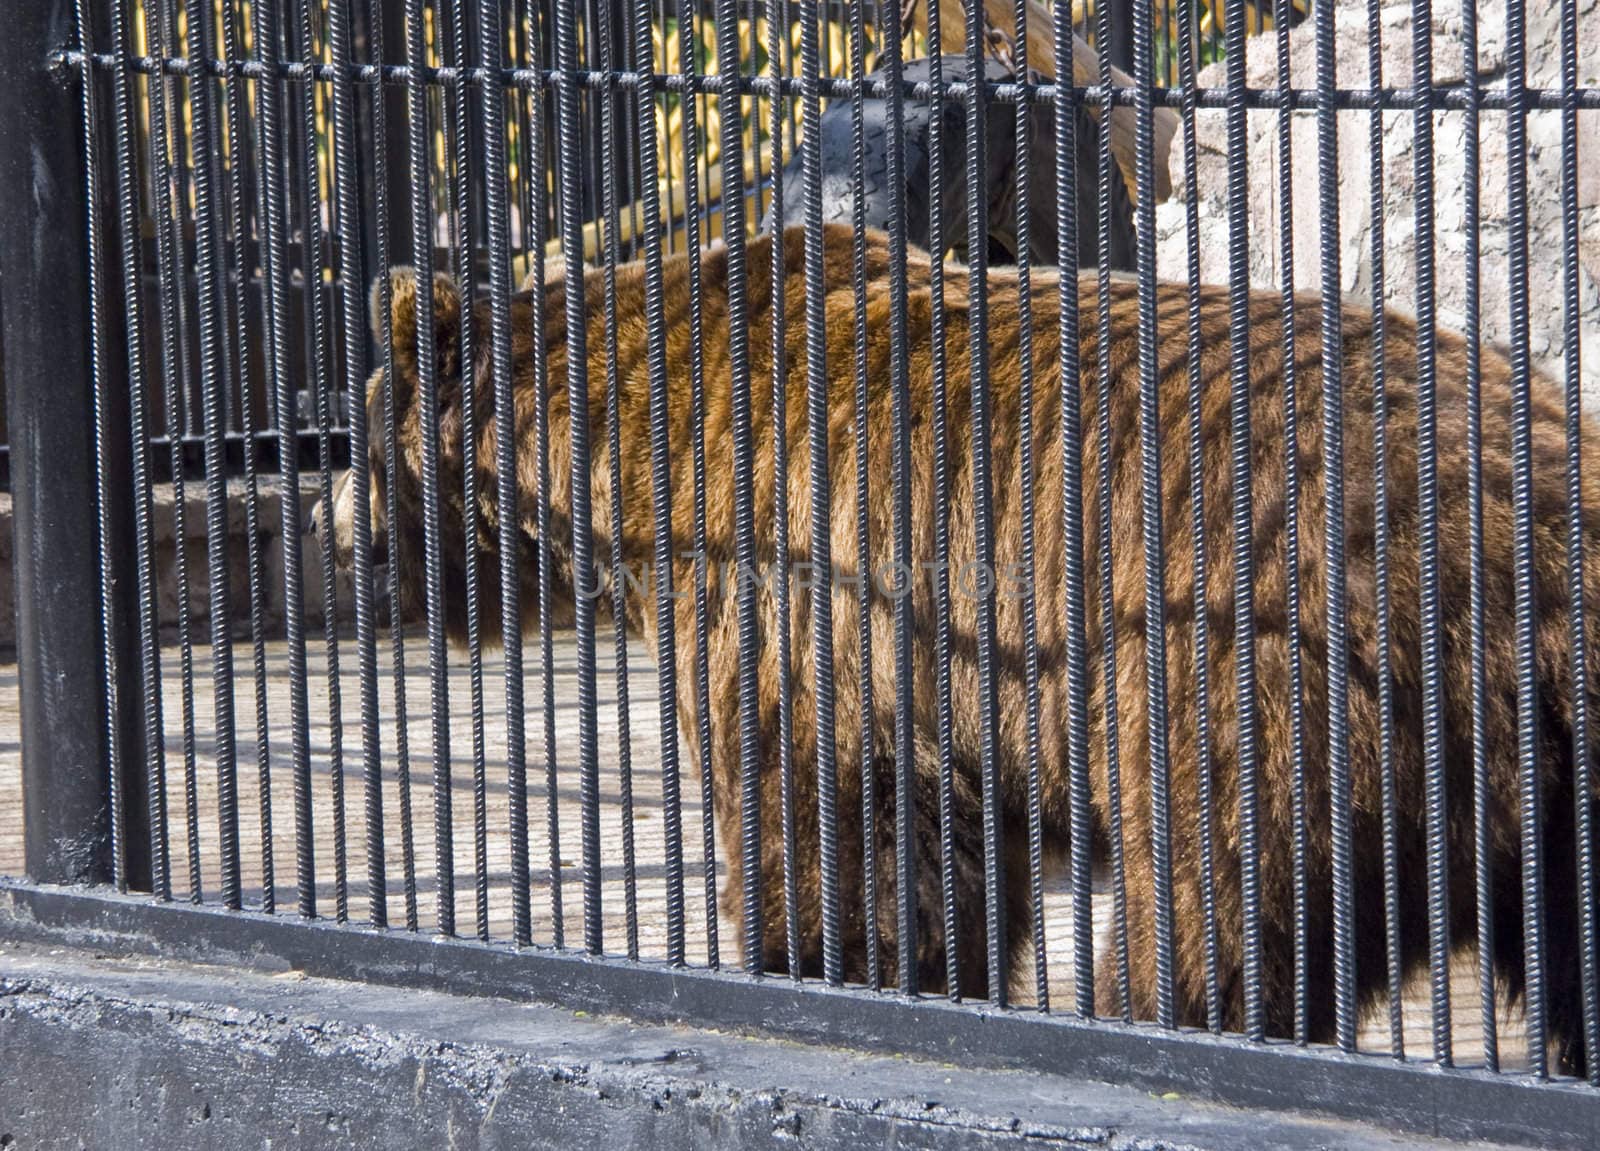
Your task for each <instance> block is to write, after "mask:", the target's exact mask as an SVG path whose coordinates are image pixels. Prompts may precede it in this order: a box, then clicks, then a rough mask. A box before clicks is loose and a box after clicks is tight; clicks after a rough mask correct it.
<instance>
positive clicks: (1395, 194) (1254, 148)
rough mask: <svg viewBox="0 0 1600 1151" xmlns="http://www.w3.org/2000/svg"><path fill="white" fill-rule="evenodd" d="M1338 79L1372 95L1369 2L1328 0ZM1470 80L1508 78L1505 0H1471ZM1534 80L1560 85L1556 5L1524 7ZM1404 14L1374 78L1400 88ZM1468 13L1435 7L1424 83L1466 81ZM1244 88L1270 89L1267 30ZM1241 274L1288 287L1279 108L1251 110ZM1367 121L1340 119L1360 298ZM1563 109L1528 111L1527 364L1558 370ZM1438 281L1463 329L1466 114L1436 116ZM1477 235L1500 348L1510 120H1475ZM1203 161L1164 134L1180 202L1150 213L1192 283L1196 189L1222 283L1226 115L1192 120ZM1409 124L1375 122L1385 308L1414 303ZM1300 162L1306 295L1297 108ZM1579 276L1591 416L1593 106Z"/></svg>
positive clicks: (1308, 269) (1384, 34) (1596, 162)
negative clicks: (1428, 78)
mask: <svg viewBox="0 0 1600 1151" xmlns="http://www.w3.org/2000/svg"><path fill="white" fill-rule="evenodd" d="M1336 2H1337V6H1338V7H1337V12H1336V13H1335V21H1336V26H1337V32H1336V38H1337V54H1338V83H1339V85H1340V86H1341V87H1345V88H1367V87H1368V86H1369V84H1368V75H1367V39H1368V38H1367V12H1366V5H1365V3H1364V2H1363V0H1336ZM1578 8H1579V15H1578V21H1579V25H1578V55H1579V61H1578V72H1579V75H1578V82H1579V84H1580V85H1586V86H1595V85H1600V0H1578ZM1477 11H1478V57H1477V59H1478V75H1479V78H1480V82H1481V83H1482V84H1483V85H1484V87H1486V88H1493V87H1499V86H1503V85H1504V83H1505V6H1504V3H1503V0H1482V2H1481V3H1480V4H1479V7H1478V10H1477ZM1527 12H1528V28H1527V37H1528V47H1527V58H1528V85H1529V87H1532V88H1551V89H1554V88H1556V87H1557V86H1558V85H1559V83H1560V79H1561V65H1560V51H1559V49H1560V43H1561V40H1560V9H1559V6H1558V5H1557V4H1554V3H1551V4H1548V5H1538V4H1534V5H1529V6H1528V9H1527ZM1411 31H1412V18H1411V6H1410V3H1409V0H1404V2H1398V3H1397V2H1394V0H1388V2H1386V3H1385V4H1384V6H1383V9H1382V12H1381V29H1380V37H1381V42H1382V58H1383V83H1384V85H1385V86H1387V87H1391V88H1406V87H1409V86H1410V85H1411V83H1412V66H1411ZM1315 35H1316V34H1315V31H1314V29H1313V27H1312V24H1311V23H1310V22H1309V21H1307V22H1306V23H1303V24H1302V25H1301V26H1300V27H1298V28H1296V29H1295V30H1294V31H1293V32H1292V33H1291V34H1290V37H1289V39H1290V75H1291V83H1292V85H1293V86H1294V87H1296V88H1307V89H1309V88H1313V87H1314V86H1315V84H1316V58H1315ZM1463 64H1464V59H1463V51H1462V46H1461V10H1460V7H1459V6H1458V5H1454V4H1451V3H1450V2H1449V0H1443V2H1441V3H1438V4H1436V5H1435V6H1434V9H1433V78H1434V82H1435V83H1436V84H1439V85H1449V84H1458V83H1460V82H1461V79H1462V76H1463V74H1464V73H1463ZM1246 74H1247V78H1248V83H1249V85H1250V86H1251V87H1256V88H1270V87H1275V86H1276V84H1277V42H1276V37H1275V35H1274V34H1271V33H1269V34H1268V35H1266V36H1261V37H1255V38H1252V39H1251V41H1250V42H1249V45H1248V50H1247V56H1246ZM1225 80H1226V76H1225V71H1224V65H1222V64H1215V65H1212V66H1210V67H1208V68H1206V69H1205V70H1203V71H1202V72H1201V73H1200V77H1199V81H1200V83H1201V85H1203V86H1206V87H1221V86H1222V85H1223V84H1224V83H1225ZM1248 115H1249V128H1248V137H1249V157H1250V180H1249V189H1250V224H1249V228H1250V277H1251V282H1252V283H1253V284H1255V285H1257V286H1261V287H1277V286H1278V285H1280V284H1281V282H1282V270H1281V264H1280V261H1279V244H1278V229H1279V219H1280V213H1281V211H1282V205H1281V204H1280V203H1279V195H1278V190H1279V182H1278V116H1279V114H1278V113H1277V112H1276V111H1252V112H1250V113H1249V114H1248ZM1370 117H1371V114H1370V113H1369V112H1366V111H1346V112H1341V113H1340V115H1339V117H1338V124H1339V181H1340V182H1339V204H1340V219H1339V249H1340V254H1341V265H1340V273H1341V283H1342V284H1343V288H1344V291H1345V292H1346V293H1347V294H1348V295H1351V296H1354V297H1356V298H1357V299H1358V300H1359V301H1360V302H1361V303H1364V304H1368V303H1370V301H1371V294H1372V252H1371V246H1372V225H1373V216H1372V199H1371V194H1372V185H1371V178H1370V174H1371V148H1370V137H1369V126H1370ZM1560 117H1561V114H1560V113H1559V112H1554V111H1535V112H1532V113H1530V114H1529V117H1528V189H1529V204H1528V219H1529V225H1530V228H1529V237H1528V248H1529V269H1530V303H1531V311H1532V315H1531V320H1532V323H1531V332H1532V352H1533V356H1534V360H1535V363H1536V364H1537V365H1538V366H1539V367H1541V368H1542V369H1543V370H1544V371H1546V372H1549V373H1552V374H1554V375H1556V376H1557V378H1559V377H1560V373H1561V372H1562V371H1563V366H1564V356H1565V354H1566V349H1565V347H1564V341H1563V334H1562V322H1563V321H1562V276H1561V243H1562V235H1561V202H1560V193H1561V118H1560ZM1433 122H1434V172H1435V175H1434V221H1435V223H1434V228H1435V237H1436V240H1435V253H1436V254H1435V267H1436V273H1435V280H1436V285H1435V287H1436V297H1435V298H1436V301H1437V307H1438V317H1439V323H1440V324H1441V326H1444V327H1449V328H1454V329H1457V330H1461V329H1463V328H1464V327H1465V324H1466V301H1465V295H1466V273H1465V266H1466V263H1465V256H1466V239H1467V236H1466V230H1465V227H1464V207H1465V197H1464V189H1465V186H1466V185H1465V180H1466V177H1467V173H1466V170H1465V146H1464V141H1465V139H1466V116H1465V113H1463V112H1459V111H1448V112H1438V113H1435V114H1434V117H1433ZM1479 141H1480V143H1479V155H1480V177H1479V188H1480V205H1481V207H1480V213H1481V218H1482V226H1481V230H1480V236H1481V251H1482V264H1481V268H1482V278H1481V283H1482V295H1481V300H1482V309H1481V322H1482V332H1483V338H1484V340H1485V341H1486V342H1488V343H1491V344H1503V343H1505V342H1507V341H1508V339H1509V336H1510V305H1509V291H1508V265H1507V243H1508V239H1509V228H1508V219H1507V213H1506V201H1507V191H1506V189H1507V182H1506V157H1507V142H1506V115H1505V113H1503V112H1495V111H1483V112H1481V113H1480V124H1479ZM1196 142H1197V146H1198V153H1199V163H1198V168H1197V173H1196V176H1197V178H1196V180H1195V185H1196V187H1195V189H1190V188H1189V187H1188V186H1187V181H1186V177H1185V173H1184V171H1183V140H1182V136H1181V135H1180V136H1179V137H1177V138H1175V139H1174V141H1173V147H1172V153H1171V157H1170V160H1169V163H1170V165H1171V168H1172V174H1173V186H1174V195H1173V198H1172V199H1171V200H1169V201H1168V202H1166V203H1165V204H1162V205H1160V206H1159V208H1158V209H1157V240H1158V244H1157V252H1158V261H1159V272H1160V275H1161V276H1162V277H1163V278H1168V279H1176V280H1180V281H1181V280H1183V279H1184V278H1185V277H1186V274H1187V271H1186V268H1187V259H1188V247H1187V243H1186V238H1185V237H1186V228H1185V211H1186V204H1185V199H1186V197H1188V196H1189V195H1191V194H1195V195H1197V196H1198V207H1199V216H1200V265H1201V275H1202V278H1203V279H1204V280H1205V281H1207V282H1210V283H1226V282H1227V274H1228V198H1227V121H1226V113H1225V112H1224V111H1222V110H1220V109H1207V110H1203V111H1201V112H1200V113H1199V114H1198V115H1197V117H1196ZM1412 143H1413V133H1412V113H1411V112H1410V111H1409V110H1406V111H1401V112H1390V113H1385V114H1384V117H1383V165H1382V180H1383V197H1382V227H1383V230H1384V262H1385V283H1384V297H1385V300H1386V301H1387V303H1388V305H1389V306H1390V307H1391V308H1394V309H1396V310H1398V311H1402V312H1405V313H1408V314H1411V313H1415V311H1416V265H1415V248H1414V236H1415V231H1416V228H1415V210H1416V202H1415V197H1414V194H1413V168H1412V165H1413V159H1414V157H1413V148H1412ZM1290 161H1291V168H1292V171H1293V182H1292V184H1293V186H1292V197H1293V200H1292V219H1293V221H1294V279H1295V283H1296V285H1297V286H1298V287H1300V288H1306V289H1317V288H1319V287H1320V285H1321V275H1322V271H1321V264H1320V262H1319V254H1320V244H1321V230H1320V228H1319V227H1318V220H1319V218H1320V211H1319V201H1318V185H1317V128H1316V121H1315V113H1313V112H1297V113H1295V114H1294V116H1293V124H1292V127H1291V141H1290ZM1579 172H1580V176H1579V188H1578V199H1579V230H1578V235H1579V265H1580V267H1579V279H1580V295H1581V301H1582V304H1581V315H1582V331H1581V336H1580V343H1581V356H1580V363H1581V370H1582V375H1583V387H1584V395H1585V398H1586V401H1587V404H1588V406H1589V408H1590V410H1592V411H1600V111H1592V112H1583V113H1580V116H1579Z"/></svg>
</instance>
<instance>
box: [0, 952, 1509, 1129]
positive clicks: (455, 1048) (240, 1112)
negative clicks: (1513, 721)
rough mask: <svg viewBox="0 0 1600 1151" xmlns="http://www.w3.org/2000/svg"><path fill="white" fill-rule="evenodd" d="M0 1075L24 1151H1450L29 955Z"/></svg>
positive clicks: (686, 1040) (443, 1006) (258, 975)
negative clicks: (85, 1150) (1017, 1150)
mask: <svg viewBox="0 0 1600 1151" xmlns="http://www.w3.org/2000/svg"><path fill="white" fill-rule="evenodd" d="M0 1066H3V1067H5V1068H6V1075H5V1079H4V1085H3V1086H0V1146H13V1145H14V1146H17V1147H27V1148H33V1147H40V1148H47V1147H83V1146H91V1147H98V1146H116V1147H119V1148H146V1147H148V1148H155V1147H160V1148H171V1149H182V1148H212V1147H230V1148H231V1147H240V1146H246V1145H253V1146H271V1147H281V1146H291V1147H352V1146H374V1147H415V1146H429V1145H439V1146H449V1147H460V1148H498V1147H513V1146H515V1147H539V1148H544V1147H549V1148H557V1147H586V1146H604V1147H606V1148H608V1149H610V1148H618V1149H620V1148H632V1147H640V1148H644V1147H650V1148H676V1147H682V1148H689V1147H695V1148H700V1147H713V1148H716V1147H728V1148H733V1147H768V1146H773V1147H777V1146H782V1147H786V1148H789V1147H817V1148H843V1147H857V1146H876V1147H884V1148H911V1147H915V1148H928V1149H938V1151H944V1149H952V1151H953V1149H958V1148H997V1147H1039V1148H1048V1147H1056V1148H1070V1147H1104V1148H1123V1149H1134V1148H1138V1149H1143V1151H1157V1149H1172V1151H1181V1149H1193V1151H1223V1149H1228V1151H1234V1149H1238V1151H1250V1149H1253V1148H1263V1149H1264V1148H1269V1147H1271V1148H1286V1149H1291V1151H1294V1149H1305V1151H1309V1149H1311V1148H1336V1149H1339V1151H1356V1149H1369V1148H1371V1149H1376V1148H1397V1147H1416V1146H1433V1147H1441V1148H1442V1147H1447V1146H1455V1145H1454V1144H1445V1143H1439V1142H1435V1141H1432V1140H1425V1139H1424V1140H1418V1139H1416V1138H1414V1137H1406V1138H1402V1137H1398V1136H1390V1135H1386V1134H1384V1133H1381V1132H1378V1131H1375V1130H1372V1129H1368V1128H1364V1127H1362V1126H1360V1125H1358V1124H1349V1123H1338V1122H1331V1121H1320V1120H1310V1119H1298V1118H1285V1117H1282V1116H1269V1115H1262V1114H1256V1113H1249V1112H1243V1111H1236V1110H1230V1109H1227V1108H1222V1107H1215V1106H1210V1105H1202V1104H1196V1103H1193V1102H1190V1101H1187V1100H1182V1099H1176V1098H1159V1099H1158V1098H1153V1097H1151V1096H1150V1095H1147V1094H1145V1093H1143V1092H1139V1091H1136V1090H1132V1089H1128V1088H1120V1087H1110V1086H1106V1085H1103V1084H1095V1083H1086V1082H1077V1081H1072V1080H1067V1079H1062V1078H1058V1077H1053V1076H1046V1075H1036V1074H1028V1073H1021V1072H1003V1071H973V1070H970V1069H957V1068H953V1067H949V1066H943V1065H939V1064H935V1063H927V1062H919V1061H913V1060H907V1059H896V1058H886V1057H881V1056H868V1055H861V1054H855V1053H850V1052H843V1051H837V1050H828V1049H824V1048H817V1047H806V1046H801V1045H798V1044H790V1043H783V1042H777V1041H772V1040H762V1039H750V1038H742V1037H735V1036H730V1035H725V1034H720V1033H715V1032H707V1031H693V1030H690V1029H686V1028H676V1027H655V1026H640V1025H637V1024H633V1023H630V1022H627V1021H624V1020H618V1019H605V1018H594V1017H588V1016H585V1015H584V1014H583V1013H581V1012H579V1013H571V1012H564V1011H560V1010H557V1009H554V1008H548V1007H539V1006H531V1005H527V1004H520V1003H510V1002H506V1001H501V1000H492V999H481V998H470V999H469V998H461V997H456V996H450V995H446V994H441V993H437V992H426V991H411V990H396V989H390V988H381V987H374V986H370V985H363V984H355V983H342V982H338V981H334V980H324V979H310V978H305V977H303V976H301V975H300V974H299V973H298V972H292V971H290V972H281V973H278V974H270V973H264V972H255V971H242V970H239V969H237V968H231V967H226V968H225V967H207V966H200V965H195V964H186V963H178V962H173V961H168V960H148V959H108V958H105V957H101V956H96V955H94V954H92V953H90V952H81V951H72V950H67V949H61V948H46V947H41V946H35V945H3V946H0ZM1475 1146H1480V1147H1481V1146H1483V1145H1482V1144H1478V1145H1475Z"/></svg>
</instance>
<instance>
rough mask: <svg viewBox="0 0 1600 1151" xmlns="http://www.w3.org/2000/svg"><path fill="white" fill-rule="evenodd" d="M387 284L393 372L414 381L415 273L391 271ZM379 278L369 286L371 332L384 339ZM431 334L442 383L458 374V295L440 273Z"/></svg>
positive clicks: (436, 278) (399, 269)
mask: <svg viewBox="0 0 1600 1151" xmlns="http://www.w3.org/2000/svg"><path fill="white" fill-rule="evenodd" d="M388 284H389V329H390V330H389V335H390V338H392V339H393V340H394V364H395V370H396V372H397V373H398V374H399V375H400V376H401V377H402V378H403V379H406V380H410V381H413V382H414V381H415V380H416V379H417V367H418V361H417V326H418V319H419V317H418V315H417V313H418V310H419V309H418V304H419V301H418V299H417V274H416V272H415V271H414V270H413V269H411V268H407V267H397V268H391V269H390V271H389V277H388ZM383 289H384V281H383V279H382V278H380V279H378V280H377V281H375V282H374V283H373V285H372V295H371V299H370V310H371V321H372V333H373V335H374V336H375V337H376V338H377V339H378V340H380V341H381V340H382V339H383V337H384V330H383V297H384V290H383ZM432 306H433V333H434V355H435V357H436V358H435V360H434V363H435V365H436V370H437V373H438V374H437V376H436V380H437V382H439V383H443V382H444V381H446V380H450V379H454V378H455V377H456V376H457V375H459V374H460V371H461V363H460V351H461V293H460V292H459V291H457V290H456V282H455V281H454V280H452V279H451V278H450V277H449V276H447V275H445V274H444V273H443V272H435V273H434V276H433V300H432Z"/></svg>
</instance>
